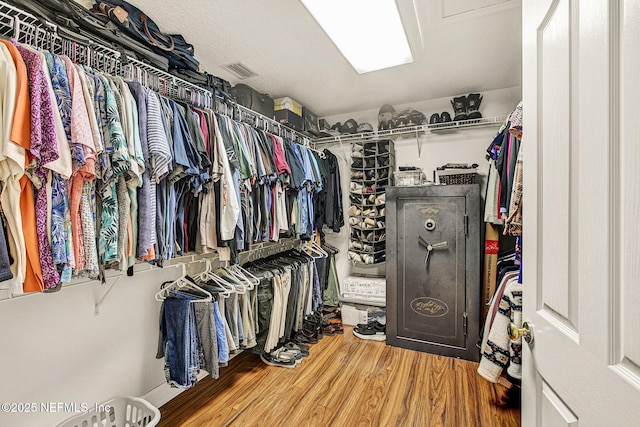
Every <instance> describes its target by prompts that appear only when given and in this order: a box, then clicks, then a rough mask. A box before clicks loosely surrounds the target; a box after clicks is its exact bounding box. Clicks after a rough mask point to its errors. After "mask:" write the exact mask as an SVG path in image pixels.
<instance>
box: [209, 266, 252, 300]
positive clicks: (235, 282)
mask: <svg viewBox="0 0 640 427" xmlns="http://www.w3.org/2000/svg"><path fill="white" fill-rule="evenodd" d="M215 274H216V275H218V276H219V277H220V279H221V280H222V281H223V282H227V284H228V285H229V286H233V287H234V288H235V291H236V293H238V294H245V293H246V292H247V286H246V285H245V284H244V283H243V281H242V280H241V279H239V278H238V277H236V276H234V275H233V273H231V272H229V271H228V270H226V269H225V268H224V267H220V268H219V269H218V270H216V271H215Z"/></svg>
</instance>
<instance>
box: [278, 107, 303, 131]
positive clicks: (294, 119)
mask: <svg viewBox="0 0 640 427" xmlns="http://www.w3.org/2000/svg"><path fill="white" fill-rule="evenodd" d="M275 118H276V121H278V122H280V123H282V124H284V125H287V126H289V127H292V128H294V129H295V130H300V131H302V130H304V119H303V118H302V116H299V115H297V114H296V113H294V112H293V111H290V110H277V111H276V112H275Z"/></svg>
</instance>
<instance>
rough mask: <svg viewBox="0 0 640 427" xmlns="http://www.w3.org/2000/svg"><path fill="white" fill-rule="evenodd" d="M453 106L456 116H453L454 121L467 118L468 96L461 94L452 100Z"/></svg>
mask: <svg viewBox="0 0 640 427" xmlns="http://www.w3.org/2000/svg"><path fill="white" fill-rule="evenodd" d="M451 106H452V107H453V112H454V113H455V117H454V118H453V121H454V122H457V121H459V120H467V97H466V96H459V97H456V98H453V99H452V100H451Z"/></svg>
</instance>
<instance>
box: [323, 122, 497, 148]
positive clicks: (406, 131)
mask: <svg viewBox="0 0 640 427" xmlns="http://www.w3.org/2000/svg"><path fill="white" fill-rule="evenodd" d="M506 119H507V116H497V117H487V118H480V119H471V120H459V121H457V122H447V123H437V124H431V125H420V126H409V127H403V128H396V129H388V130H379V131H374V132H365V133H354V134H348V135H336V136H327V137H323V138H316V139H314V140H313V142H314V143H316V144H327V143H332V142H345V141H356V140H357V141H360V140H364V141H368V140H372V139H373V140H375V139H377V138H389V137H393V136H402V135H414V136H415V135H417V134H420V133H433V132H443V131H456V130H458V129H463V128H475V127H482V126H498V125H502V124H503V123H504V121H505V120H506Z"/></svg>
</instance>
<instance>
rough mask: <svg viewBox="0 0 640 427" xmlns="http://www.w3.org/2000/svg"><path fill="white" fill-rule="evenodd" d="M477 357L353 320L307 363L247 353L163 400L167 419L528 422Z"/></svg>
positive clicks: (310, 424)
mask: <svg viewBox="0 0 640 427" xmlns="http://www.w3.org/2000/svg"><path fill="white" fill-rule="evenodd" d="M477 367H478V364H477V363H473V362H468V361H464V360H458V359H452V358H448V357H442V356H436V355H432V354H427V353H420V352H416V351H411V350H405V349H400V348H394V347H388V346H386V345H385V343H384V342H375V341H363V340H360V339H358V338H356V337H355V336H353V334H352V327H348V326H347V327H345V333H344V335H335V336H326V337H325V338H324V339H322V340H321V341H320V342H319V343H318V344H316V345H313V346H311V355H310V356H309V357H307V358H305V359H304V360H303V362H302V364H300V365H299V366H298V367H297V368H295V369H285V368H278V367H271V366H267V365H265V364H264V363H262V361H261V360H260V358H259V356H257V355H254V354H252V353H249V352H244V353H242V354H240V355H238V356H237V357H236V358H234V359H233V360H231V361H230V362H229V366H228V367H225V368H221V369H220V378H219V379H217V380H214V379H211V378H207V379H204V380H202V381H200V382H199V383H198V384H197V385H196V386H195V387H193V388H192V389H190V390H187V391H185V392H183V393H181V394H180V395H179V396H178V397H176V398H175V399H173V400H172V401H170V402H168V403H167V404H166V405H164V406H162V407H161V408H160V411H161V413H162V418H161V421H160V424H159V425H160V426H171V427H174V426H193V427H195V426H198V427H199V426H243V427H245V426H260V427H266V426H276V425H286V426H305V427H316V426H317V427H325V426H338V427H340V426H349V427H351V426H385V427H386V426H401V427H405V426H416V427H425V426H444V427H450V426H451V427H461V426H468V427H473V426H478V427H493V426H495V427H517V426H520V411H519V410H517V409H507V408H503V407H501V406H500V405H499V404H498V403H497V402H499V401H500V400H501V397H502V395H503V393H504V388H503V387H501V386H498V385H494V384H491V383H489V382H487V381H485V380H484V379H482V378H481V377H480V376H479V375H478V374H477V373H476V369H477Z"/></svg>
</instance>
